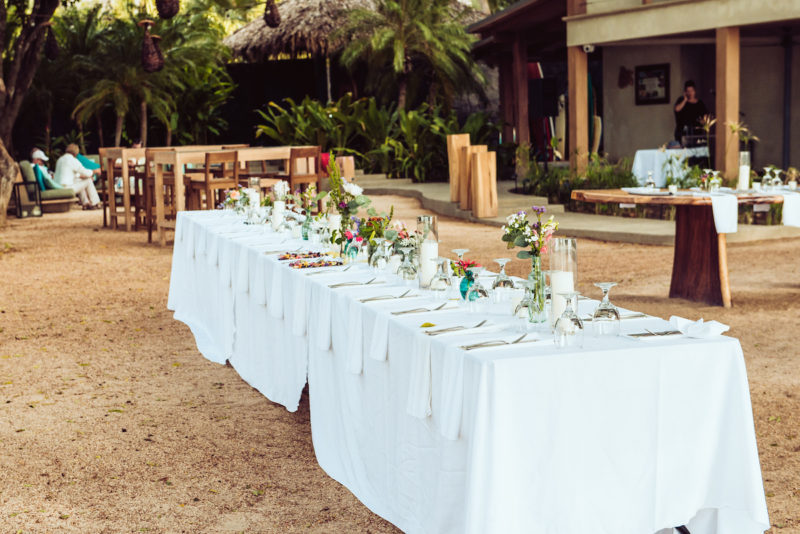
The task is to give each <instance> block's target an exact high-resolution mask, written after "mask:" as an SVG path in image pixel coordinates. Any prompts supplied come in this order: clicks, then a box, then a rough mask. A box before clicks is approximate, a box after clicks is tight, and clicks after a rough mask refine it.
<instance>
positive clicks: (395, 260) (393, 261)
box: [386, 254, 403, 274]
mask: <svg viewBox="0 0 800 534" xmlns="http://www.w3.org/2000/svg"><path fill="white" fill-rule="evenodd" d="M402 262H403V258H402V256H400V254H392V255H391V256H390V257H389V261H388V262H386V270H388V271H389V272H390V273H392V274H397V269H399V268H400V264H401V263H402Z"/></svg>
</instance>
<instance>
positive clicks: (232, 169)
mask: <svg viewBox="0 0 800 534" xmlns="http://www.w3.org/2000/svg"><path fill="white" fill-rule="evenodd" d="M186 176H188V177H189V199H188V200H189V205H188V206H187V207H188V208H189V209H203V198H201V196H202V195H203V193H204V194H205V209H207V210H213V209H216V207H217V204H218V203H220V202H222V200H223V199H221V198H219V196H220V195H219V192H220V191H223V190H226V189H233V188H235V187H237V186H238V185H239V158H238V154H237V152H236V151H235V150H232V151H226V152H208V153H207V154H206V163H205V168H204V169H203V172H201V173H198V172H195V171H194V170H191V171H187V172H186Z"/></svg>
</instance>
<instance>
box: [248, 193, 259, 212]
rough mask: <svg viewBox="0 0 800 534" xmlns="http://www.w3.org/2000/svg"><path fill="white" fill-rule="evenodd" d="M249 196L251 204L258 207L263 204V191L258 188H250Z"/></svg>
mask: <svg viewBox="0 0 800 534" xmlns="http://www.w3.org/2000/svg"><path fill="white" fill-rule="evenodd" d="M247 196H248V197H249V198H250V205H251V206H253V207H256V208H257V207H258V206H260V205H261V191H259V190H258V189H248V190H247Z"/></svg>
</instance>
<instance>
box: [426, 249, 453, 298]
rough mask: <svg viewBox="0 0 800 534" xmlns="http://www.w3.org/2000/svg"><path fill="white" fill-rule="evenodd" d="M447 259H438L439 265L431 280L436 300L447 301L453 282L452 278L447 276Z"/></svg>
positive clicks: (431, 288)
mask: <svg viewBox="0 0 800 534" xmlns="http://www.w3.org/2000/svg"><path fill="white" fill-rule="evenodd" d="M448 261H450V260H448V259H447V258H436V262H437V264H438V266H437V269H436V274H435V275H433V279H432V280H431V285H430V286H429V287H430V290H431V291H433V292H434V295H435V296H436V300H445V299H447V292H448V290H449V289H450V287H451V285H452V282H451V280H450V276H449V275H448V274H447V262H448Z"/></svg>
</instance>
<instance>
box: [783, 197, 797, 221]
mask: <svg viewBox="0 0 800 534" xmlns="http://www.w3.org/2000/svg"><path fill="white" fill-rule="evenodd" d="M783 225H784V226H796V227H799V228H800V193H784V194H783Z"/></svg>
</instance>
